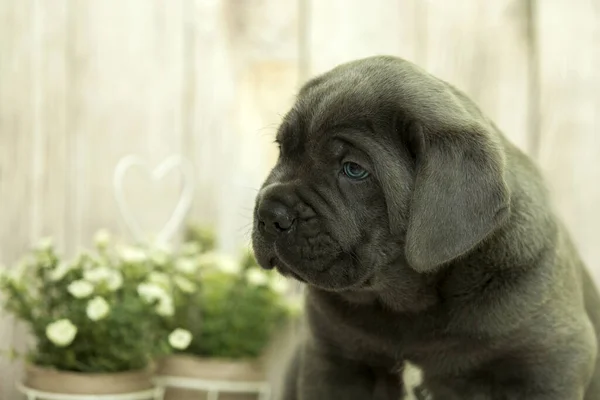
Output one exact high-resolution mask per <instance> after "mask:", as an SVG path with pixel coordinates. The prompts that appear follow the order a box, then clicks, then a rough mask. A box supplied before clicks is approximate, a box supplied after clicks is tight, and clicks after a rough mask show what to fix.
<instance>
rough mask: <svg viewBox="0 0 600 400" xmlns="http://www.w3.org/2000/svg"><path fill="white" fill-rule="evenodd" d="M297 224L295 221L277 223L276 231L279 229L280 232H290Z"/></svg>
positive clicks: (288, 220)
mask: <svg viewBox="0 0 600 400" xmlns="http://www.w3.org/2000/svg"><path fill="white" fill-rule="evenodd" d="M295 222H296V220H295V219H287V220H281V221H276V222H275V229H277V230H278V231H279V232H285V231H289V230H290V229H291V228H292V226H294V223H295Z"/></svg>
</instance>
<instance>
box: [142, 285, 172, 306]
mask: <svg viewBox="0 0 600 400" xmlns="http://www.w3.org/2000/svg"><path fill="white" fill-rule="evenodd" d="M137 292H138V294H139V295H140V297H142V298H143V299H144V300H146V301H147V302H149V303H150V302H152V301H155V300H159V299H161V298H164V297H168V296H169V294H168V293H167V292H166V291H165V289H163V288H162V287H160V286H159V285H157V284H155V283H140V284H139V285H138V287H137Z"/></svg>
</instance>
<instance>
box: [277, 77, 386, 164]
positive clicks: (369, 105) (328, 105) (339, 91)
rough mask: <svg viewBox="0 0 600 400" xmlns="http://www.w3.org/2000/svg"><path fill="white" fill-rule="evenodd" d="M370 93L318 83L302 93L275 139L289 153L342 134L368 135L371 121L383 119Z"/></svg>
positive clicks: (382, 110) (382, 108)
mask: <svg viewBox="0 0 600 400" xmlns="http://www.w3.org/2000/svg"><path fill="white" fill-rule="evenodd" d="M385 110H386V108H385V107H382V106H381V104H379V103H378V102H377V100H376V98H374V96H372V95H371V92H363V93H360V92H358V91H357V90H354V89H349V88H345V87H336V86H331V85H320V86H319V87H313V88H312V89H311V90H308V91H304V92H302V95H300V96H299V97H298V99H297V101H296V103H295V104H294V106H293V107H292V109H291V110H290V111H289V112H288V113H287V115H286V116H285V117H284V119H283V122H282V123H281V125H280V127H279V130H278V132H277V141H278V142H279V143H280V144H281V146H282V148H284V149H286V150H288V151H289V152H294V153H298V152H299V151H307V150H310V148H311V147H312V146H314V147H317V148H319V147H322V146H325V145H326V144H327V143H328V142H330V141H332V140H335V139H336V138H340V137H343V136H361V135H364V136H372V135H373V133H374V131H375V124H377V123H379V122H381V121H383V120H385V119H386V117H385V114H386V113H385Z"/></svg>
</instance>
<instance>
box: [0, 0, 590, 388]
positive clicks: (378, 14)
mask: <svg viewBox="0 0 600 400" xmlns="http://www.w3.org/2000/svg"><path fill="white" fill-rule="evenodd" d="M376 54H392V55H397V56H401V57H403V58H406V59H408V60H411V61H413V62H415V63H417V64H419V65H420V66H422V67H424V68H425V69H426V70H428V71H429V72H431V73H433V74H435V75H437V76H439V77H440V78H442V79H444V80H447V81H449V82H450V83H452V84H454V85H456V86H457V87H458V88H460V89H462V90H463V91H465V92H466V93H467V94H468V95H469V96H471V97H472V98H473V99H474V100H475V101H476V102H477V103H478V104H479V105H480V106H481V108H482V109H483V110H484V111H485V112H486V113H487V114H488V115H489V116H490V117H491V118H492V119H494V120H495V121H496V123H497V125H498V126H499V127H500V128H501V129H502V130H503V131H504V132H505V134H506V135H507V136H508V137H509V138H510V139H511V140H512V141H513V142H514V143H516V144H517V145H518V146H519V147H520V148H521V149H523V150H524V151H525V152H526V153H528V154H529V155H530V156H531V157H533V158H534V159H536V160H537V163H538V164H539V166H540V167H541V169H542V170H543V171H544V173H545V176H546V178H547V181H548V185H549V187H550V189H551V191H552V195H553V201H554V204H555V207H556V210H557V212H558V214H559V215H560V216H561V217H562V218H563V220H564V221H565V223H566V224H567V226H568V227H569V229H570V231H571V232H572V234H573V235H574V238H575V240H576V242H577V244H578V246H579V250H580V252H581V253H582V256H583V258H584V259H585V260H586V261H587V264H588V266H589V267H590V269H591V270H592V271H593V273H594V275H595V277H596V278H599V279H600V245H599V243H598V240H599V238H600V233H599V232H598V226H600V212H598V208H599V205H600V134H599V133H598V131H597V130H598V127H599V126H600V0H493V1H485V2H484V1H481V0H456V1H453V2H450V1H447V0H353V1H348V0H169V1H161V0H126V1H122V0H87V1H78V0H0V262H2V263H4V264H6V265H7V266H8V265H11V263H13V262H14V261H15V260H16V259H17V258H18V257H19V256H20V255H21V254H23V252H25V251H26V250H27V249H28V248H29V246H30V245H31V243H32V241H35V240H37V239H38V238H40V237H43V236H48V235H51V236H53V237H55V239H56V242H57V245H58V247H59V248H60V249H62V251H64V252H65V253H70V252H74V251H76V250H77V249H79V248H80V247H82V246H87V245H89V242H90V241H91V238H92V236H93V233H94V232H95V231H97V230H98V229H99V228H108V229H110V230H111V231H114V232H117V233H120V234H122V235H128V234H129V233H128V231H127V229H126V227H125V226H124V224H123V218H122V217H121V215H120V213H119V210H118V206H117V203H116V202H115V199H114V189H113V174H114V169H115V166H116V165H117V162H118V161H119V160H120V159H121V158H122V157H123V156H125V155H127V154H131V153H134V154H138V155H139V156H140V157H143V158H144V159H145V160H147V162H148V164H149V165H150V166H156V165H158V164H160V163H161V162H162V161H163V160H164V159H165V158H166V157H168V156H169V155H171V154H183V155H184V156H186V157H187V158H189V159H190V160H191V161H192V162H193V164H194V175H195V178H194V179H195V198H194V202H193V206H192V208H191V212H190V215H189V218H190V219H192V220H194V221H196V222H199V223H202V224H207V225H211V226H213V227H214V228H215V229H216V230H217V233H218V239H219V245H220V247H221V248H222V249H223V251H234V250H235V249H237V248H239V246H241V245H243V244H245V243H247V241H248V239H249V236H248V233H249V230H250V221H251V211H252V206H253V200H254V196H255V194H256V191H257V188H258V187H259V186H260V184H261V181H262V180H263V178H264V176H265V174H266V173H267V171H268V170H269V168H270V167H271V166H272V165H273V163H274V161H275V159H276V156H277V154H276V146H275V145H274V144H273V139H274V132H275V130H276V128H277V124H278V122H279V120H280V118H281V116H282V114H283V113H285V111H286V110H287V108H288V107H289V106H290V105H291V103H292V101H293V99H294V95H295V92H296V91H297V89H298V88H299V87H300V85H301V84H302V83H303V82H305V81H306V80H307V79H309V78H310V77H312V76H314V75H315V74H318V73H321V72H324V71H326V70H328V69H329V68H331V67H333V66H335V65H336V64H338V63H341V62H344V61H348V60H352V59H355V58H359V57H365V56H370V55H376ZM123 185H124V187H125V189H124V191H125V192H126V195H127V199H128V204H129V208H130V209H131V210H132V213H134V214H135V215H136V218H137V220H138V221H140V225H142V226H143V227H144V229H148V230H158V229H160V227H161V226H163V225H164V223H165V221H166V220H167V219H168V218H169V215H170V214H171V212H172V210H173V208H174V207H175V205H176V203H177V201H178V200H177V199H178V198H179V193H180V186H181V181H180V179H179V178H178V176H177V174H173V176H171V174H168V175H167V176H165V178H164V179H161V180H160V183H159V184H156V182H152V180H151V179H148V176H147V174H146V175H144V174H137V175H136V174H133V173H132V174H131V175H128V176H127V179H126V180H125V181H124V184H123ZM22 340H23V336H22V335H20V334H19V330H18V329H16V328H15V323H14V321H13V320H12V319H11V318H10V317H4V318H2V319H1V320H0V346H2V347H10V346H12V345H14V344H15V343H17V342H18V341H22ZM16 374H18V370H17V369H16V368H13V366H12V363H11V362H10V361H8V360H6V359H0V388H2V391H0V399H6V400H8V399H12V398H14V397H13V396H14V392H13V388H12V382H13V381H14V379H15V376H16Z"/></svg>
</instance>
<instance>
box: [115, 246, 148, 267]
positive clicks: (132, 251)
mask: <svg viewBox="0 0 600 400" xmlns="http://www.w3.org/2000/svg"><path fill="white" fill-rule="evenodd" d="M119 255H120V256H121V259H122V260H123V261H125V262H126V263H129V264H139V263H143V262H144V261H146V260H147V259H148V257H147V256H146V253H145V252H144V251H143V250H142V249H140V248H137V247H130V246H124V247H122V248H121V249H120V251H119Z"/></svg>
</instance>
